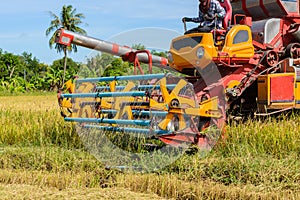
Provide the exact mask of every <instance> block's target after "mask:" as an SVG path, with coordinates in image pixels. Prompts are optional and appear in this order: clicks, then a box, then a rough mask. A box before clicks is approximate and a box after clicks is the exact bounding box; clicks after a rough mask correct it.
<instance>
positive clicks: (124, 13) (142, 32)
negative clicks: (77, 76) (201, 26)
mask: <svg viewBox="0 0 300 200" xmlns="http://www.w3.org/2000/svg"><path fill="white" fill-rule="evenodd" d="M197 4H198V1H197V0H189V1H179V0H177V1H175V0H173V1H172V0H151V1H149V0H147V1H146V0H126V1H125V0H123V1H121V0H110V1H107V0H105V1H104V0H102V1H100V0H98V1H97V0H50V1H41V0H26V1H24V0H8V1H3V2H1V12H0V24H1V26H0V48H1V49H2V50H3V51H7V52H11V53H14V54H18V55H20V54H22V52H24V51H25V52H28V53H32V54H33V56H34V57H36V58H37V59H39V61H40V62H43V63H46V64H51V63H52V61H54V60H56V59H60V58H62V57H63V54H59V53H57V52H56V50H55V49H50V48H49V45H48V41H49V37H46V35H45V30H46V29H47V28H48V27H49V24H50V21H51V17H50V15H49V11H52V12H54V13H55V14H56V15H59V13H60V11H61V8H62V6H63V5H73V7H74V8H76V9H77V12H78V13H83V14H84V15H85V17H86V18H85V19H84V20H83V21H84V22H85V23H87V25H85V24H83V25H82V26H81V27H82V28H84V29H85V30H86V31H87V33H88V35H89V36H92V37H95V38H99V39H102V40H108V41H111V42H117V43H119V44H121V45H128V46H131V45H132V44H138V43H141V44H144V45H145V46H146V47H149V48H152V49H161V50H167V49H168V47H169V46H168V45H169V44H170V41H171V39H172V38H173V37H175V36H177V35H179V34H182V33H183V24H182V22H181V18H182V17H184V16H196V15H197V12H198V11H197ZM191 26H192V25H191ZM94 53H95V52H93V51H91V50H89V49H85V48H83V47H79V51H78V52H77V53H75V54H74V53H71V54H70V57H71V58H72V59H73V60H75V61H77V62H85V61H86V58H87V57H90V56H91V55H92V54H94Z"/></svg>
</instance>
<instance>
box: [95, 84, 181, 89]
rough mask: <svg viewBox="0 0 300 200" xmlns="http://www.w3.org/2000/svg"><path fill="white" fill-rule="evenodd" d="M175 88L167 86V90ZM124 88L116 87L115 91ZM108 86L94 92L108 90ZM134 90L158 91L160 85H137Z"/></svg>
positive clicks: (99, 87)
mask: <svg viewBox="0 0 300 200" xmlns="http://www.w3.org/2000/svg"><path fill="white" fill-rule="evenodd" d="M175 86H176V84H170V85H167V88H168V89H170V90H171V89H174V88H175ZM124 88H125V86H117V87H116V89H117V90H123V89H124ZM109 89H110V88H109V86H98V87H96V90H109ZM133 89H134V90H151V89H154V90H158V89H160V85H155V86H153V85H139V86H136V87H134V88H133Z"/></svg>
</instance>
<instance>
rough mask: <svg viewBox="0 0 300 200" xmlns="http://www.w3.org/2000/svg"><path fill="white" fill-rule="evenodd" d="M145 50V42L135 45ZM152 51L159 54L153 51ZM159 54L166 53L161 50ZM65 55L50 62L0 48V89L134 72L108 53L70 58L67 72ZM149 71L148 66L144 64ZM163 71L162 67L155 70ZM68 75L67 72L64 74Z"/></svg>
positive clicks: (50, 87) (55, 85)
mask: <svg viewBox="0 0 300 200" xmlns="http://www.w3.org/2000/svg"><path fill="white" fill-rule="evenodd" d="M134 47H135V48H138V49H143V48H145V47H144V46H143V45H134ZM152 53H153V54H157V53H156V52H155V51H152ZM159 55H161V56H166V55H165V53H163V52H159ZM64 62H65V58H62V59H59V60H55V61H53V63H52V64H50V65H48V64H45V63H42V62H40V61H39V60H38V59H37V58H36V57H34V56H33V55H32V54H31V53H28V52H23V53H22V54H21V55H15V54H13V53H9V52H6V51H3V50H2V49H0V92H1V91H2V92H26V91H37V90H40V91H56V90H57V89H59V88H62V87H63V80H64V76H65V80H69V79H72V78H73V77H75V76H78V77H81V78H86V77H100V76H123V75H132V74H133V69H134V67H133V64H132V63H128V62H124V61H123V60H122V58H119V57H114V56H113V55H110V54H107V53H99V54H97V55H95V56H93V57H90V58H87V60H86V63H78V62H75V61H73V60H72V59H71V58H67V61H66V71H65V72H64V67H63V66H64ZM142 68H143V69H144V71H145V72H147V70H148V69H147V68H148V65H146V64H142ZM153 72H154V73H156V72H157V73H160V72H161V70H160V69H154V71H153ZM64 74H65V75H64Z"/></svg>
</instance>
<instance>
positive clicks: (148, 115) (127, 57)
mask: <svg viewBox="0 0 300 200" xmlns="http://www.w3.org/2000/svg"><path fill="white" fill-rule="evenodd" d="M220 2H221V5H222V6H223V7H224V8H225V9H226V11H227V15H226V17H225V18H224V20H223V26H224V29H223V30H216V29H214V30H213V31H211V32H208V33H200V32H193V33H188V34H184V35H182V36H180V37H177V38H175V39H173V40H172V42H171V47H170V50H169V53H168V59H166V58H163V57H159V56H155V55H151V53H150V52H149V51H148V50H143V51H140V50H135V49H131V48H129V47H126V46H120V45H118V44H114V43H110V42H106V41H103V40H99V39H95V38H92V37H88V36H84V35H79V34H77V33H73V32H70V31H67V30H64V29H59V30H58V31H57V43H60V44H64V45H71V44H75V45H79V46H83V47H86V48H89V49H94V50H98V51H101V52H106V53H109V54H112V55H115V56H120V57H122V59H123V60H124V61H129V62H132V63H134V72H135V74H134V75H131V76H116V77H99V78H84V79H77V80H76V89H75V87H74V85H73V84H71V82H67V84H66V85H67V88H68V91H69V93H59V95H58V96H59V102H60V106H61V109H62V114H63V116H64V117H65V118H64V119H65V121H70V122H78V124H80V125H81V126H82V127H84V128H96V129H99V130H100V132H106V131H111V132H125V133H138V134H145V135H148V136H149V137H152V138H153V137H155V138H157V139H160V140H161V141H162V142H163V143H165V144H167V145H172V146H180V145H183V144H193V145H197V146H199V147H200V148H205V149H211V148H212V147H213V146H214V144H215V143H216V141H217V140H218V138H219V136H220V135H221V133H222V132H223V129H224V128H223V127H224V124H225V123H226V120H227V119H228V118H229V117H244V116H253V115H254V114H255V115H270V114H273V113H278V112H282V111H285V110H288V109H299V108H300V15H299V2H298V1H296V0H260V1H258V0H237V1H233V2H231V3H230V2H229V0H220ZM140 63H146V64H148V65H149V74H144V72H143V70H142V68H141V65H140ZM152 66H155V67H158V68H161V69H164V71H166V70H169V71H170V73H168V74H164V73H162V74H152ZM137 69H139V72H138V71H137ZM174 71H175V72H177V74H179V73H180V74H181V75H182V76H174V75H171V72H174ZM178 72H179V73H178Z"/></svg>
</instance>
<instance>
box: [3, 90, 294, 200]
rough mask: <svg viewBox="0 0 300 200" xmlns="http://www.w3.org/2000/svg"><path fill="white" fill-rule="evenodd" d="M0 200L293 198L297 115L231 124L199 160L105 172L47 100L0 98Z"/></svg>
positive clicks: (51, 97) (53, 101)
mask: <svg viewBox="0 0 300 200" xmlns="http://www.w3.org/2000/svg"><path fill="white" fill-rule="evenodd" d="M0 127H1V128H0V155H1V156H0V199H251V200H252V199H300V159H299V156H300V145H299V144H300V115H299V114H297V113H292V114H289V115H281V116H279V117H272V118H266V119H263V120H262V119H260V120H259V119H256V120H251V121H247V122H245V123H243V124H240V123H236V122H232V123H230V125H228V127H227V133H226V134H227V135H226V139H224V140H222V141H221V142H220V143H219V144H218V145H217V146H216V147H215V149H214V150H213V151H212V152H210V153H209V154H208V155H207V156H206V157H204V158H201V157H200V156H199V155H198V154H193V155H188V154H185V155H183V156H182V157H180V158H179V159H178V160H176V161H175V162H174V163H172V164H171V165H169V166H166V167H164V168H163V169H161V170H159V171H156V172H152V173H150V172H148V173H137V172H129V171H128V172H122V171H119V170H112V169H107V168H106V167H105V165H104V163H101V162H100V161H99V160H97V159H96V158H95V157H94V156H93V155H91V154H90V153H89V152H88V151H87V150H86V148H85V146H84V145H83V144H82V141H81V140H80V138H79V136H78V135H77V133H76V131H75V130H74V127H73V125H72V124H71V123H66V122H64V121H63V119H62V118H61V117H60V112H59V108H58V106H57V100H56V95H55V94H51V93H49V94H43V95H28V96H27V95H21V96H0Z"/></svg>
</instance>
